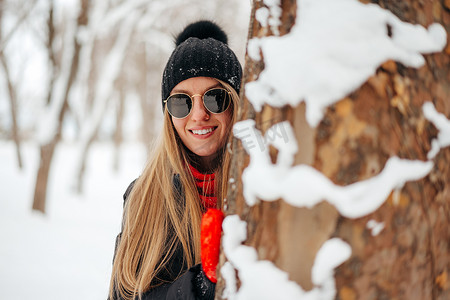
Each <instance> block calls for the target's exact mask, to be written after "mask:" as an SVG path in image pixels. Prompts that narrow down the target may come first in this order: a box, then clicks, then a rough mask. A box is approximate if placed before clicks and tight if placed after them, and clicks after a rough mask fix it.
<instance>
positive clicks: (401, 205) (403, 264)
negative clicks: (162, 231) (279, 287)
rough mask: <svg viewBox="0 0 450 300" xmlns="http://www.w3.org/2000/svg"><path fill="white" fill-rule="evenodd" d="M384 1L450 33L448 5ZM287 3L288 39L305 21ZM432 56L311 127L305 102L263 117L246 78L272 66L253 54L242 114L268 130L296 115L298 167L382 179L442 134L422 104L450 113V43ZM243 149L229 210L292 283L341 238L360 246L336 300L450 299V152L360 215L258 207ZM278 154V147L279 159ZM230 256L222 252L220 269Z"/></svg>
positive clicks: (397, 67) (395, 69)
mask: <svg viewBox="0 0 450 300" xmlns="http://www.w3.org/2000/svg"><path fill="white" fill-rule="evenodd" d="M377 2H379V5H380V6H381V7H383V8H386V9H389V10H390V11H392V12H393V13H394V14H396V15H397V16H398V17H399V18H400V19H402V20H403V21H407V22H409V23H413V24H420V25H423V26H426V27H428V26H429V25H430V24H431V23H433V22H438V23H441V24H442V25H443V26H444V28H445V29H446V31H447V34H448V33H449V32H450V7H449V5H448V3H447V2H443V1H428V2H426V3H422V2H420V3H418V2H416V1H409V0H405V1H400V2H399V1H389V0H386V1H377ZM261 5H263V3H262V2H261V1H254V7H253V12H252V20H251V24H250V34H249V38H252V37H262V36H269V35H272V32H271V31H270V30H268V29H267V28H261V26H260V25H259V23H258V21H256V20H255V18H254V14H255V9H257V8H258V7H260V6H261ZM281 6H282V9H283V14H282V17H281V20H282V25H281V26H280V28H279V32H280V35H283V34H286V33H288V32H289V31H290V29H291V28H292V26H293V24H294V23H295V18H296V16H295V12H296V3H295V1H290V0H285V1H283V0H282V1H281ZM447 39H448V37H447ZM425 59H426V64H425V66H423V67H421V68H420V69H411V68H406V67H404V66H403V65H401V64H399V63H395V62H393V61H388V62H386V63H384V64H383V65H382V66H381V67H379V68H378V70H377V72H376V74H375V75H374V76H372V77H371V78H370V79H369V80H368V81H367V82H366V83H365V84H363V85H362V86H361V87H360V88H359V89H358V90H357V91H355V92H353V93H351V94H350V95H348V97H346V98H344V99H342V100H340V101H339V102H337V103H336V104H334V105H331V106H330V107H329V108H328V109H327V112H326V114H325V116H324V118H323V119H322V121H321V123H320V124H319V125H318V126H317V127H316V128H311V127H310V126H309V125H308V123H307V122H306V120H305V105H304V104H300V105H299V106H298V107H283V108H280V109H278V108H272V107H270V106H268V105H265V106H264V107H263V109H262V111H261V112H260V113H255V111H254V110H253V109H252V107H251V105H250V104H249V103H248V101H247V99H246V97H245V83H248V82H250V81H253V80H256V79H257V77H258V75H259V73H260V72H261V71H262V70H263V69H264V63H263V62H255V61H252V60H251V59H249V58H248V57H247V58H246V65H245V71H244V79H243V88H242V92H241V99H243V101H242V102H241V107H240V109H241V112H242V113H241V115H240V116H239V119H240V120H244V119H254V120H255V122H256V127H257V128H258V129H259V130H261V131H262V132H263V133H264V132H265V131H266V130H267V129H268V128H269V127H270V126H271V125H272V124H274V123H278V122H280V121H284V120H288V121H289V122H290V123H291V125H292V127H293V129H294V131H295V135H296V138H297V143H298V148H299V150H298V153H297V155H296V157H295V165H298V164H307V165H311V166H313V167H314V168H315V169H317V170H319V171H320V172H322V173H323V174H324V175H326V176H327V177H328V178H329V179H331V180H332V181H333V182H334V183H335V184H338V185H341V186H345V185H348V184H351V183H354V182H357V181H361V180H364V179H367V178H371V177H373V176H375V175H377V174H378V173H379V172H380V171H381V170H382V169H383V167H384V164H385V163H386V161H387V159H388V158H389V157H392V156H399V157H401V158H405V159H411V160H422V161H426V160H427V153H428V151H429V150H430V149H431V145H430V142H431V140H432V139H433V138H435V137H436V134H437V131H436V129H435V128H434V126H433V125H432V124H431V123H429V122H428V121H427V120H426V119H425V118H424V116H423V112H422V105H423V103H424V102H426V101H432V102H433V103H434V105H435V107H436V109H437V111H439V112H440V113H443V114H444V115H445V116H447V118H448V117H449V115H450V105H449V102H448V95H449V94H450V69H449V68H448V66H449V65H450V46H449V45H448V44H447V46H446V49H445V50H444V51H443V52H441V53H436V54H431V55H426V56H425ZM299 84H300V83H299ZM233 149H234V151H235V154H234V157H233V160H232V167H231V170H232V171H231V172H232V173H231V177H232V178H234V179H235V181H234V182H235V183H234V184H232V185H231V186H230V188H229V192H228V196H227V199H228V203H227V207H226V214H227V215H230V214H238V215H239V216H240V218H241V219H242V220H244V221H246V222H247V240H246V242H245V244H246V245H249V246H252V247H254V248H255V249H256V251H257V253H258V259H260V260H270V261H272V262H273V263H274V264H275V265H276V266H277V267H278V268H279V269H281V270H284V271H286V272H287V273H288V274H289V279H291V280H293V281H295V282H297V283H298V284H299V285H300V286H301V287H302V288H303V289H304V290H309V289H311V288H312V287H313V285H312V281H311V268H312V265H313V262H314V258H315V256H316V253H317V251H318V249H319V248H320V247H321V245H322V244H323V243H324V242H325V241H326V240H328V239H330V238H332V237H339V238H341V239H342V240H344V241H346V242H347V243H348V244H349V245H350V246H351V248H352V256H351V257H350V259H348V260H347V261H346V262H345V263H344V264H343V265H341V266H340V267H338V268H337V269H336V276H335V279H336V285H337V295H336V299H343V300H352V299H448V298H450V283H449V279H448V273H449V271H450V270H449V266H450V256H449V241H450V230H449V229H448V221H449V215H450V210H449V201H448V200H449V199H450V184H449V182H450V180H449V178H450V167H449V165H448V163H446V162H448V161H449V159H450V149H449V148H446V149H441V151H440V152H439V154H438V155H437V156H436V157H435V158H434V160H433V161H434V168H433V170H432V171H431V173H430V174H429V175H428V176H426V177H425V178H423V179H422V180H419V181H415V182H410V183H407V184H406V185H405V186H404V187H403V188H402V189H400V190H397V191H395V192H393V193H392V194H391V195H390V196H389V198H388V199H387V201H386V202H385V203H384V204H383V205H382V206H381V207H380V208H379V209H377V210H376V211H375V212H373V213H371V214H369V215H367V216H365V217H362V218H357V219H348V218H345V217H343V216H341V215H340V214H339V212H338V211H337V210H336V209H335V208H334V207H333V206H331V205H330V204H328V203H326V202H322V203H320V204H319V205H316V206H315V207H313V208H312V209H306V208H297V207H293V206H291V205H289V204H287V203H286V202H284V201H283V200H282V199H280V200H278V201H275V202H264V201H262V202H260V203H259V204H257V205H255V206H252V207H249V206H248V205H247V204H246V203H245V199H244V198H243V194H242V189H243V187H242V181H241V175H242V171H243V170H244V169H245V167H246V166H247V165H248V161H249V157H248V155H247V154H246V153H245V151H244V150H243V147H242V144H241V142H240V141H239V140H235V141H234V143H233ZM276 154H277V151H276V149H271V158H272V161H276ZM369 220H376V221H378V222H383V223H384V226H385V228H384V230H382V231H381V233H380V234H379V235H372V234H371V231H370V230H369V229H368V228H367V223H368V221H369ZM225 261H226V257H225V256H224V255H222V256H221V261H220V266H221V265H223V263H224V262H225ZM220 266H219V267H220ZM238 275H239V274H237V276H238ZM224 285H225V282H224V280H223V278H220V276H219V279H218V285H217V293H216V299H222V296H221V295H222V292H223V289H224Z"/></svg>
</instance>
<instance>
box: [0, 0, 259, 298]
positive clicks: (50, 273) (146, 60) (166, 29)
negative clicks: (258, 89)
mask: <svg viewBox="0 0 450 300" xmlns="http://www.w3.org/2000/svg"><path fill="white" fill-rule="evenodd" d="M250 10H251V1H250V0H216V1H204V0H170V1H167V0H97V1H88V0H0V28H1V30H0V166H1V167H0V182H1V183H0V195H2V197H1V199H0V228H1V229H0V239H1V240H2V243H1V245H0V287H2V290H5V291H6V292H5V293H4V294H3V296H4V297H5V298H3V296H2V297H1V298H2V299H60V298H61V293H65V291H68V290H70V291H71V292H70V293H69V295H67V294H65V295H64V297H63V298H64V299H103V298H105V297H103V295H106V293H107V287H108V284H109V276H110V267H111V259H112V253H113V250H114V249H113V248H114V239H115V235H116V234H117V233H118V232H119V230H120V222H121V214H122V194H123V192H124V191H125V189H126V187H127V185H128V184H129V182H131V181H132V180H133V179H135V178H136V177H137V176H139V173H140V171H141V170H142V168H143V166H144V163H145V160H146V156H147V151H148V149H149V147H150V145H151V144H152V142H153V141H154V139H155V137H156V136H157V135H158V133H159V130H160V124H161V121H162V113H161V91H160V85H161V74H162V70H163V68H164V65H165V63H166V61H167V59H168V57H169V55H170V53H171V52H172V50H173V49H174V43H173V39H174V35H175V34H177V33H178V32H180V31H181V30H182V29H183V28H184V26H186V25H187V24H188V23H190V22H192V21H196V20H199V19H209V20H213V21H215V22H217V23H218V24H219V25H220V26H222V27H223V28H224V30H225V31H226V32H227V34H228V37H229V45H230V47H231V48H232V49H233V50H234V51H235V52H236V54H237V55H238V57H239V59H240V61H241V63H242V64H243V62H244V54H245V43H246V41H247V32H248V26H249V21H250V20H249V19H250Z"/></svg>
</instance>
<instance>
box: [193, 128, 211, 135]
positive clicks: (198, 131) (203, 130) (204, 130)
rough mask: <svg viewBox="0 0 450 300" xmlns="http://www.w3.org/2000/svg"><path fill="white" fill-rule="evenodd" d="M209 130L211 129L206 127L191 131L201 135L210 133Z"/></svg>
mask: <svg viewBox="0 0 450 300" xmlns="http://www.w3.org/2000/svg"><path fill="white" fill-rule="evenodd" d="M211 131H213V129H212V128H208V129H201V130H192V133H194V134H198V135H203V134H207V133H210V132H211Z"/></svg>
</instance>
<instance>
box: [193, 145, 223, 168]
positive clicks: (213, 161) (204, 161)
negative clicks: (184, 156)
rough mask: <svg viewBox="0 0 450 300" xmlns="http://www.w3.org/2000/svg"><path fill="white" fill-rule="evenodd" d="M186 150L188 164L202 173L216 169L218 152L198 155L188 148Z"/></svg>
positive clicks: (218, 160) (218, 159) (219, 156)
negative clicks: (209, 154)
mask: <svg viewBox="0 0 450 300" xmlns="http://www.w3.org/2000/svg"><path fill="white" fill-rule="evenodd" d="M186 150H187V153H188V154H189V162H190V164H191V165H192V166H193V167H194V168H196V169H197V170H198V171H199V172H201V173H204V174H211V173H214V171H215V170H216V169H217V167H218V166H219V163H220V161H221V155H219V152H218V153H216V154H215V155H211V156H198V155H196V154H194V153H192V152H191V151H189V150H188V149H186Z"/></svg>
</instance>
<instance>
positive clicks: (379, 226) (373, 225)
mask: <svg viewBox="0 0 450 300" xmlns="http://www.w3.org/2000/svg"><path fill="white" fill-rule="evenodd" d="M366 227H367V229H370V230H371V233H372V236H377V235H379V234H380V232H381V231H382V230H383V229H384V222H377V221H375V220H370V221H369V222H367V224H366Z"/></svg>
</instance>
